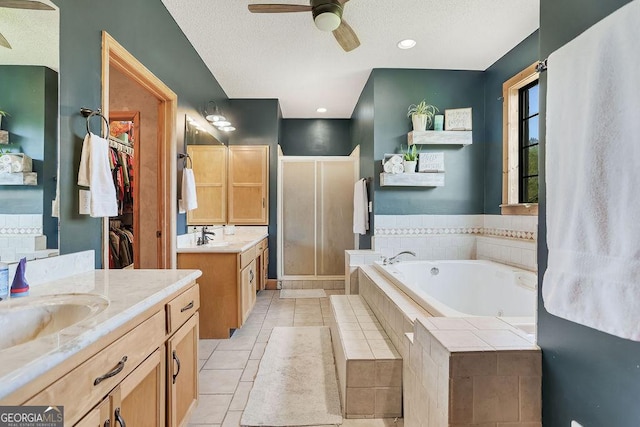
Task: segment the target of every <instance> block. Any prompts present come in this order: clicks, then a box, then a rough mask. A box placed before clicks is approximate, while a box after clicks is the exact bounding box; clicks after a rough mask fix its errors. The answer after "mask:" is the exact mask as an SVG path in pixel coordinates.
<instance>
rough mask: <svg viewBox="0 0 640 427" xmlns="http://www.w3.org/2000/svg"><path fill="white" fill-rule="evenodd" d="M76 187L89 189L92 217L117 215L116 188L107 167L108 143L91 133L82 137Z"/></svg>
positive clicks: (108, 166) (109, 169) (109, 168)
mask: <svg viewBox="0 0 640 427" xmlns="http://www.w3.org/2000/svg"><path fill="white" fill-rule="evenodd" d="M78 185H82V186H84V187H89V191H90V193H91V201H90V205H89V206H90V210H89V213H90V215H91V216H92V217H105V216H117V215H118V202H117V201H116V188H115V185H114V183H113V176H112V175H111V167H110V165H109V141H107V140H106V139H104V138H101V137H99V136H97V135H94V134H92V133H88V134H87V135H86V136H85V137H84V141H83V143H82V154H81V156H80V169H79V170H78Z"/></svg>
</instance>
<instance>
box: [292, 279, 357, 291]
mask: <svg viewBox="0 0 640 427" xmlns="http://www.w3.org/2000/svg"><path fill="white" fill-rule="evenodd" d="M280 286H281V288H280V289H327V290H342V289H344V280H281V281H280Z"/></svg>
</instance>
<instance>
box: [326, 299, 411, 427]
mask: <svg viewBox="0 0 640 427" xmlns="http://www.w3.org/2000/svg"><path fill="white" fill-rule="evenodd" d="M330 300H331V303H330V306H331V342H332V344H333V352H334V355H335V361H336V370H337V372H338V383H339V386H340V399H341V403H342V411H343V416H344V417H345V418H394V417H400V416H402V358H401V357H400V354H399V353H398V352H397V350H396V349H395V348H394V346H393V344H391V341H390V340H389V338H388V337H387V334H386V333H385V332H384V330H383V329H382V326H381V325H380V324H379V323H378V321H377V320H376V317H375V315H374V314H373V312H372V311H371V309H370V308H369V307H368V306H367V303H366V302H365V301H364V299H363V298H362V297H360V296H359V295H332V296H331V297H330Z"/></svg>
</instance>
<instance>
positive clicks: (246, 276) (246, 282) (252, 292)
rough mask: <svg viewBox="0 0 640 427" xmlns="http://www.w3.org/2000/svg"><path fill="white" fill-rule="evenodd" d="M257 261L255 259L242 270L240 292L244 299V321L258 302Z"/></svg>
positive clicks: (242, 299) (242, 311)
mask: <svg viewBox="0 0 640 427" xmlns="http://www.w3.org/2000/svg"><path fill="white" fill-rule="evenodd" d="M256 280H257V277H256V261H255V260H253V261H251V263H249V265H247V266H246V267H245V268H243V269H242V271H240V294H241V296H242V297H241V301H242V309H241V313H242V323H243V324H244V322H246V321H247V318H248V317H249V314H251V309H253V305H254V304H255V302H256Z"/></svg>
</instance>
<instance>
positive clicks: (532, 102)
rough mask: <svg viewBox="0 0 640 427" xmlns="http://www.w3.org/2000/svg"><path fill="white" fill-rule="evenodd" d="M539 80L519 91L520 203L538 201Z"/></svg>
mask: <svg viewBox="0 0 640 427" xmlns="http://www.w3.org/2000/svg"><path fill="white" fill-rule="evenodd" d="M538 89H539V85H538V80H536V81H534V82H532V83H530V84H528V85H527V86H525V87H523V88H521V89H520V91H519V98H520V102H519V104H520V105H519V106H520V108H519V116H520V119H519V132H518V154H519V165H520V168H519V176H518V181H519V195H518V202H520V203H538V150H539V137H538V136H539V135H538V120H539V114H540V112H539V111H538Z"/></svg>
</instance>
